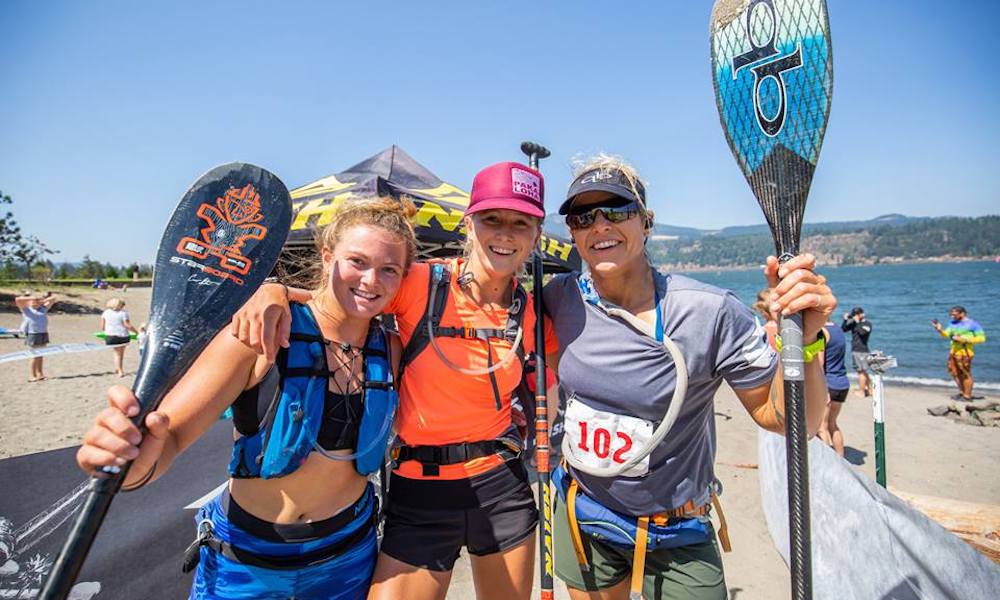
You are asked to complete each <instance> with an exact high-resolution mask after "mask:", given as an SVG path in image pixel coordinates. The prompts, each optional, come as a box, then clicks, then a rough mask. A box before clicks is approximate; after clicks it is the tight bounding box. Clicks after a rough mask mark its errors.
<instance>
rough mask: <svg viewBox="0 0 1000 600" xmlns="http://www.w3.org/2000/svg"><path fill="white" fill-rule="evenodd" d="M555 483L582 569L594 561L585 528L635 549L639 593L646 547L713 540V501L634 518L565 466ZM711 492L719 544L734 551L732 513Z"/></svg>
mask: <svg viewBox="0 0 1000 600" xmlns="http://www.w3.org/2000/svg"><path fill="white" fill-rule="evenodd" d="M552 484H553V486H554V487H555V488H556V493H557V494H559V499H560V500H561V501H563V502H565V503H566V515H567V517H568V518H569V529H570V536H571V537H572V540H573V550H574V552H575V553H576V559H577V562H578V563H579V564H580V570H581V571H583V572H585V573H587V572H590V562H589V561H588V560H587V555H586V553H585V552H584V550H583V539H582V536H581V532H582V533H586V534H587V535H589V536H590V537H592V538H594V539H596V540H599V541H601V542H604V543H607V544H610V545H612V546H615V547H617V548H621V549H626V550H627V549H632V550H633V551H634V558H633V561H632V586H631V589H632V591H633V592H639V593H640V594H641V590H642V578H643V573H644V570H645V563H646V552H648V551H651V550H662V549H666V548H681V547H683V546H689V545H692V544H700V543H703V542H707V541H709V540H711V539H712V533H711V529H710V527H709V526H710V524H711V519H710V518H709V505H708V504H703V505H701V506H696V505H694V503H693V502H688V503H687V504H685V505H684V506H681V507H679V508H675V509H673V510H670V511H667V512H665V513H659V514H656V515H651V516H644V517H633V516H630V515H626V514H623V513H620V512H618V511H616V510H612V509H610V508H608V507H607V506H604V505H603V504H601V503H600V502H598V501H597V500H594V499H593V498H591V497H590V496H588V495H586V494H582V493H579V486H578V484H577V482H576V480H574V479H573V478H572V477H571V476H570V474H569V473H567V472H566V470H565V469H564V468H563V466H562V465H560V466H558V467H556V469H555V470H554V471H552ZM711 496H712V505H714V506H715V510H716V512H718V513H719V530H718V534H719V543H720V544H721V545H722V549H723V550H725V551H726V552H729V551H730V550H731V549H732V548H731V546H730V544H729V533H728V529H727V527H726V518H725V516H724V515H723V514H722V506H721V505H720V504H719V499H718V496H717V495H716V494H715V492H714V490H713V491H712V492H711Z"/></svg>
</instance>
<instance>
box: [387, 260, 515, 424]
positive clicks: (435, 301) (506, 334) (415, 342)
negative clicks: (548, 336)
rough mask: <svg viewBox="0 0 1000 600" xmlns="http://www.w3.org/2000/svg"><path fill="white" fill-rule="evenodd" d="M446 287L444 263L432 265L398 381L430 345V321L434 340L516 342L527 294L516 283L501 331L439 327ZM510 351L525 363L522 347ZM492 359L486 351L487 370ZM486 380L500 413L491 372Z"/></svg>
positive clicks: (447, 272) (448, 278)
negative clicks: (421, 310) (422, 308)
mask: <svg viewBox="0 0 1000 600" xmlns="http://www.w3.org/2000/svg"><path fill="white" fill-rule="evenodd" d="M450 288H451V269H449V268H448V265H446V264H444V263H434V264H432V265H431V272H430V277H429V278H428V290H427V308H426V310H425V311H424V315H423V316H422V317H421V318H420V322H418V323H417V326H416V328H415V329H414V330H413V336H412V337H411V338H410V341H409V343H407V344H406V347H405V348H403V354H402V356H401V357H400V359H399V376H400V379H402V377H403V373H404V372H405V368H406V366H407V365H409V364H410V363H411V362H413V360H414V359H416V358H417V356H419V355H420V353H421V352H423V351H424V350H425V349H427V346H428V345H429V344H430V343H431V340H430V337H429V336H428V335H427V323H428V321H430V326H431V331H432V332H433V334H434V337H435V338H439V337H457V338H463V339H467V340H482V341H484V342H485V343H486V344H487V345H489V340H490V338H494V339H501V340H507V341H508V342H510V343H512V344H513V343H514V342H515V341H516V339H517V333H518V330H520V329H521V325H522V324H523V323H524V315H525V313H526V312H528V293H527V292H526V291H525V290H524V287H522V286H521V284H520V283H518V284H517V287H516V288H515V289H514V300H513V302H511V304H510V308H509V309H508V310H507V323H506V325H505V327H504V328H503V329H495V328H494V329H483V328H476V327H442V326H441V317H442V316H443V315H444V309H445V307H446V306H448V293H449V291H450ZM511 350H512V351H513V352H516V353H517V358H518V360H520V361H521V364H522V366H523V365H524V362H525V361H524V348H523V346H522V345H518V346H517V347H515V348H512V349H511ZM492 357H493V353H492V352H489V350H488V349H487V352H486V360H487V363H486V364H487V367H492V366H493V358H492ZM489 377H490V384H491V385H492V386H493V397H494V399H495V400H496V407H497V410H500V409H501V408H502V407H503V405H502V403H501V398H500V386H499V385H497V380H496V377H494V375H493V373H490V374H489Z"/></svg>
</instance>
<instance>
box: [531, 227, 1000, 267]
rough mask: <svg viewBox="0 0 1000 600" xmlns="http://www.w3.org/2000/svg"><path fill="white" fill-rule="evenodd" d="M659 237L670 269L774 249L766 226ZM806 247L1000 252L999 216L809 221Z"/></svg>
mask: <svg viewBox="0 0 1000 600" xmlns="http://www.w3.org/2000/svg"><path fill="white" fill-rule="evenodd" d="M553 221H555V223H557V225H555V224H554V223H553ZM546 231H549V232H551V233H556V234H560V235H568V233H569V232H568V231H567V230H566V226H565V223H564V222H563V220H562V218H561V217H558V215H549V217H548V218H547V219H546ZM654 236H655V237H654V238H653V239H652V240H650V242H649V252H650V255H651V256H652V258H653V260H654V262H656V263H657V264H660V265H664V266H667V267H670V268H704V267H744V266H756V265H759V264H760V263H761V262H762V261H763V258H764V257H765V256H767V255H768V254H772V253H773V252H774V244H773V242H772V241H771V235H770V232H769V230H768V228H767V226H766V225H744V226H735V227H726V228H724V229H721V230H717V231H710V230H702V229H695V228H691V227H677V226H673V225H665V224H661V223H657V224H656V226H655V229H654ZM802 250H803V251H808V252H812V253H814V254H816V256H817V257H818V258H819V260H820V262H821V263H822V264H838V265H839V264H868V263H876V262H884V261H900V260H922V259H934V258H951V257H995V256H1000V216H986V217H976V218H961V217H934V218H932V217H908V216H905V215H899V214H890V215H883V216H880V217H876V218H874V219H869V220H866V221H836V222H829V223H807V224H805V225H804V226H803V239H802Z"/></svg>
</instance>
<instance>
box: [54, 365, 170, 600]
mask: <svg viewBox="0 0 1000 600" xmlns="http://www.w3.org/2000/svg"><path fill="white" fill-rule="evenodd" d="M158 350H159V351H158V352H156V353H153V352H149V353H147V354H146V355H145V356H144V357H143V358H144V359H145V358H148V359H150V360H148V361H146V360H143V363H144V364H141V365H140V366H139V375H138V376H137V377H136V380H135V384H134V385H133V386H132V392H133V393H134V394H135V397H136V398H138V399H139V406H140V408H139V414H138V415H136V416H135V417H133V418H132V423H133V424H135V426H136V427H138V428H139V432H140V433H141V434H142V435H143V436H145V434H146V426H145V420H146V416H147V415H148V414H149V413H151V412H153V411H154V410H156V408H157V407H158V406H159V405H160V401H161V400H162V399H163V397H164V396H165V395H166V390H168V389H169V387H170V386H172V384H173V383H175V382H173V381H169V382H168V381H164V379H165V377H164V373H166V372H167V371H166V369H165V368H163V367H165V366H166V365H168V364H170V363H172V362H174V359H175V352H174V351H173V350H172V349H170V348H168V347H160V348H158ZM143 398H150V399H151V402H143V401H142V399H143ZM131 468H132V461H128V462H126V463H125V465H124V466H122V467H121V470H120V471H119V472H118V473H117V474H115V475H109V476H107V477H100V478H98V477H92V478H91V480H90V486H89V490H88V492H87V499H86V500H85V502H84V504H83V507H82V508H81V509H80V514H79V516H77V519H76V522H75V523H74V524H73V529H71V530H70V534H69V537H68V538H67V539H66V542H65V543H64V544H63V547H62V550H60V552H59V556H58V557H57V558H56V561H55V563H54V564H53V565H52V570H51V571H50V572H49V576H48V578H47V579H46V580H45V585H44V586H43V587H42V590H41V592H39V594H38V600H64V599H65V598H67V597H68V596H69V593H70V590H71V589H72V587H73V584H74V583H75V582H76V578H77V575H79V574H80V569H82V568H83V563H84V562H85V561H86V560H87V555H88V554H89V553H90V547H91V546H92V545H93V544H94V539H95V538H97V533H98V531H100V528H101V525H102V524H103V523H104V518H105V517H106V516H107V514H108V510H109V509H110V508H111V502H112V501H113V500H114V499H115V494H117V493H118V491H119V490H120V489H121V486H122V483H123V482H124V481H125V478H126V477H127V476H128V472H129V470H130V469H131ZM152 468H156V467H155V465H154V466H153V467H152Z"/></svg>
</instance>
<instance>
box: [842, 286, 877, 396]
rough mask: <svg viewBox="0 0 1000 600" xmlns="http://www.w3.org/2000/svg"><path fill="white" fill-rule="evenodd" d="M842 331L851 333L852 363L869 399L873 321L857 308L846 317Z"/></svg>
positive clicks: (870, 392) (862, 389)
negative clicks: (870, 346)
mask: <svg viewBox="0 0 1000 600" xmlns="http://www.w3.org/2000/svg"><path fill="white" fill-rule="evenodd" d="M840 329H841V330H842V331H845V332H847V331H850V332H851V362H853V363H854V370H855V371H857V372H858V386H859V387H860V388H861V392H862V393H863V394H864V395H865V397H866V398H867V397H868V396H871V394H872V391H871V379H870V378H869V377H868V371H869V368H868V352H869V350H868V336H870V335H871V334H872V324H871V321H869V320H868V319H866V318H865V310H864V309H863V308H861V307H860V306H856V307H854V308H853V309H851V312H849V313H847V314H846V315H844V322H843V323H841V324H840Z"/></svg>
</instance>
